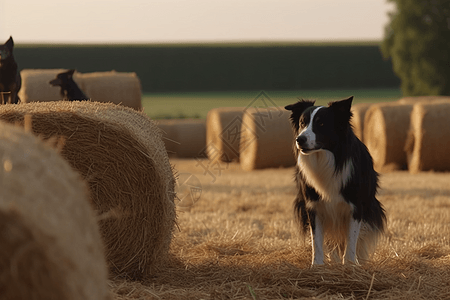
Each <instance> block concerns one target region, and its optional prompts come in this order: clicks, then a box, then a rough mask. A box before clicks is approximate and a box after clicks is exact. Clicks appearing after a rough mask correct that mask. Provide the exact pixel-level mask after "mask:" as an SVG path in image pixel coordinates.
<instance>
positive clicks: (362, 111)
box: [352, 103, 372, 141]
mask: <svg viewBox="0 0 450 300" xmlns="http://www.w3.org/2000/svg"><path fill="white" fill-rule="evenodd" d="M371 105H372V104H371V103H357V104H355V105H352V113H353V117H352V126H353V132H354V133H355V135H356V136H357V137H358V138H359V140H361V141H363V140H364V117H365V115H366V112H367V110H368V109H369V108H370V106H371Z"/></svg>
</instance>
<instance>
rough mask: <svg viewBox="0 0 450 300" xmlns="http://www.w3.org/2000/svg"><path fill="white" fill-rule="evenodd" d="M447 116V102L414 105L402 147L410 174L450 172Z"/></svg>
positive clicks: (449, 132)
mask: <svg viewBox="0 0 450 300" xmlns="http://www.w3.org/2000/svg"><path fill="white" fill-rule="evenodd" d="M449 115H450V102H448V101H445V102H434V103H418V104H416V105H414V109H413V111H412V114H411V130H410V132H409V136H408V141H407V143H406V146H405V150H406V152H407V154H408V168H409V171H410V172H412V173H417V172H420V171H428V170H434V171H449V170H450V156H449V155H448V154H449V152H450V119H449Z"/></svg>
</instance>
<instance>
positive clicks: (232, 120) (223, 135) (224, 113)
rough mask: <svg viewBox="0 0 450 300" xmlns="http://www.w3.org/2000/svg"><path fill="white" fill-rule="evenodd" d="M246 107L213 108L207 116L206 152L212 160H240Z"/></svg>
mask: <svg viewBox="0 0 450 300" xmlns="http://www.w3.org/2000/svg"><path fill="white" fill-rule="evenodd" d="M244 110H245V107H222V108H214V109H211V110H210V111H209V112H208V114H207V116H206V153H207V155H208V158H209V159H211V160H220V161H225V162H231V161H238V160H239V141H240V131H241V125H242V117H243V114H244Z"/></svg>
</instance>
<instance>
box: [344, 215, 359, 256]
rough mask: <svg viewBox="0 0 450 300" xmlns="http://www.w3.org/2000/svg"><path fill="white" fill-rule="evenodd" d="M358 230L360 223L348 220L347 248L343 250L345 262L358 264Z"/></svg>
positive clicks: (351, 219)
mask: <svg viewBox="0 0 450 300" xmlns="http://www.w3.org/2000/svg"><path fill="white" fill-rule="evenodd" d="M360 229H361V222H360V221H357V220H355V219H353V218H350V224H349V231H348V238H347V247H346V249H345V261H351V262H353V263H358V260H357V258H356V245H357V243H358V237H359V231H360ZM345 261H344V262H345Z"/></svg>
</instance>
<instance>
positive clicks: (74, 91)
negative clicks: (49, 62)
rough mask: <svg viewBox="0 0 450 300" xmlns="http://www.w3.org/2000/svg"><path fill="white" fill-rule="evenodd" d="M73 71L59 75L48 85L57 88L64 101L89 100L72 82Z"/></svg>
mask: <svg viewBox="0 0 450 300" xmlns="http://www.w3.org/2000/svg"><path fill="white" fill-rule="evenodd" d="M73 73H75V70H74V69H71V70H69V71H66V72H62V73H59V74H58V75H56V78H55V79H53V80H52V81H50V82H49V83H50V84H51V85H52V86H59V87H60V88H61V96H62V97H63V99H64V100H68V101H74V100H89V98H88V97H86V95H85V94H84V93H83V91H82V90H81V89H80V88H79V87H78V85H77V83H76V82H75V81H73Z"/></svg>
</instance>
